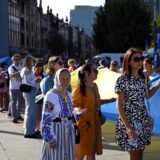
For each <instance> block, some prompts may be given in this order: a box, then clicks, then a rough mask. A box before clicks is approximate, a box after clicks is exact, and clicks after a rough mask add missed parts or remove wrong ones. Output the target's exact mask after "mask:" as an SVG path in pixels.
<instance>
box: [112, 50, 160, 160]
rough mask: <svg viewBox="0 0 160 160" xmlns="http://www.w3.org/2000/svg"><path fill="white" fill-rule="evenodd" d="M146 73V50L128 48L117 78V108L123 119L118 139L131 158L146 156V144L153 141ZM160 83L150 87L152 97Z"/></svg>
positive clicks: (117, 132) (139, 158)
mask: <svg viewBox="0 0 160 160" xmlns="http://www.w3.org/2000/svg"><path fill="white" fill-rule="evenodd" d="M147 86H148V87H149V84H145V75H144V73H143V57H142V51H141V50H139V49H135V48H130V49H128V50H127V52H126V54H125V56H124V61H123V74H122V75H121V76H120V77H119V78H118V79H117V82H116V85H115V92H116V93H117V108H118V113H119V119H118V122H117V125H116V141H117V143H118V145H119V146H120V147H121V148H122V149H123V150H126V151H128V152H129V155H130V160H142V159H143V151H144V149H145V145H148V144H150V138H151V121H150V118H149V116H148V113H147V109H146V105H145V101H144V100H145V97H146V88H148V87H147ZM159 87H160V83H158V84H157V85H156V86H154V87H153V88H152V89H149V92H148V95H149V97H151V96H152V95H153V94H154V93H155V92H156V91H157V90H158V89H159Z"/></svg>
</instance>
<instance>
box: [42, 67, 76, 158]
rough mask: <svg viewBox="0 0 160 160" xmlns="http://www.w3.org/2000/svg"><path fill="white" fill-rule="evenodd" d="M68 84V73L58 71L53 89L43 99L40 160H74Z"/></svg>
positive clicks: (73, 136) (71, 109) (62, 70)
mask: <svg viewBox="0 0 160 160" xmlns="http://www.w3.org/2000/svg"><path fill="white" fill-rule="evenodd" d="M69 84H70V73H69V71H68V70H67V69H64V68H63V69H59V70H58V71H57V72H56V74H55V77H54V88H53V89H52V90H50V91H49V92H47V94H46V95H45V97H44V103H43V105H44V106H43V112H42V130H41V134H42V138H43V140H44V141H43V146H42V152H41V156H40V159H41V160H51V159H55V160H71V159H72V160H74V159H75V131H74V125H73V121H72V118H71V117H72V111H73V108H72V101H71V95H70V93H69V92H68V91H67V89H68V86H69Z"/></svg>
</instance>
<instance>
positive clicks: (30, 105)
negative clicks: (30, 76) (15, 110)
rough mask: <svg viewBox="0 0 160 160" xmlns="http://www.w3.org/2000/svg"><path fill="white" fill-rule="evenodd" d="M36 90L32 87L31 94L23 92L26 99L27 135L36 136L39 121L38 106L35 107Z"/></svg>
mask: <svg viewBox="0 0 160 160" xmlns="http://www.w3.org/2000/svg"><path fill="white" fill-rule="evenodd" d="M35 90H36V89H35V88H33V87H32V89H31V91H30V92H29V93H25V92H23V97H24V99H25V105H26V109H25V132H24V134H25V135H31V134H35V128H36V120H37V106H36V105H35Z"/></svg>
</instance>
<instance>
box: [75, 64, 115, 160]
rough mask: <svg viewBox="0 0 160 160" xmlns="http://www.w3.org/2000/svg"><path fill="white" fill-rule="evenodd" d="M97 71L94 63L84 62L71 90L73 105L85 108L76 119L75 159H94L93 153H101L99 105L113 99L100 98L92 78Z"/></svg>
mask: <svg viewBox="0 0 160 160" xmlns="http://www.w3.org/2000/svg"><path fill="white" fill-rule="evenodd" d="M97 75H98V71H97V69H96V65H95V64H92V63H87V64H85V65H84V66H83V67H82V68H81V70H80V71H79V72H78V78H79V83H78V85H77V87H76V88H75V89H74V90H73V93H72V101H73V105H74V107H79V108H81V109H84V108H86V109H87V114H86V116H85V117H81V119H80V120H79V121H78V127H79V130H80V135H81V138H80V143H79V144H76V160H83V159H84V157H85V156H86V157H87V160H95V154H97V155H101V154H102V136H101V122H100V117H99V111H98V110H99V107H100V105H101V104H105V103H108V102H112V101H115V99H114V98H111V99H104V100H101V99H100V95H99V91H98V87H97V85H96V84H95V83H94V80H95V79H96V78H97Z"/></svg>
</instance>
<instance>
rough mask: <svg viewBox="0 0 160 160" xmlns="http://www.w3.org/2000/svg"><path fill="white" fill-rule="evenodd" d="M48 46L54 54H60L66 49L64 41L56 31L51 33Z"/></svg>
mask: <svg viewBox="0 0 160 160" xmlns="http://www.w3.org/2000/svg"><path fill="white" fill-rule="evenodd" d="M48 47H49V49H50V50H51V51H52V53H53V54H54V55H60V54H62V53H63V52H64V51H65V49H66V43H65V41H64V38H63V36H62V35H61V34H60V33H58V32H54V33H53V34H51V36H50V38H49V42H48Z"/></svg>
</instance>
